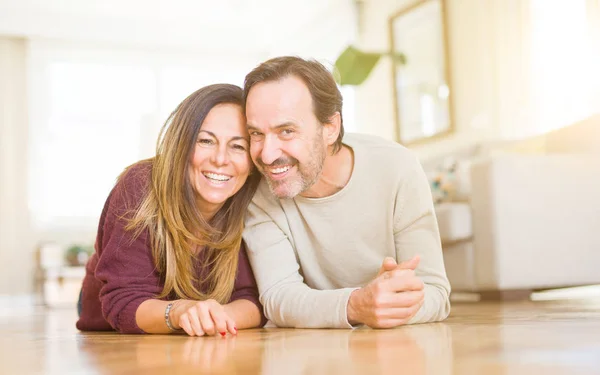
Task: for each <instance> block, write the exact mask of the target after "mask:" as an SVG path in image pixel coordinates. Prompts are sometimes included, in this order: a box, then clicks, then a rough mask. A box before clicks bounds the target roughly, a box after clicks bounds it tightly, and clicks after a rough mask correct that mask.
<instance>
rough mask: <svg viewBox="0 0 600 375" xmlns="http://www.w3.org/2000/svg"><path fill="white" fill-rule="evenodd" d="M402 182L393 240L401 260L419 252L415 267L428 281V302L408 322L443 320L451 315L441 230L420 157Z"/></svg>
mask: <svg viewBox="0 0 600 375" xmlns="http://www.w3.org/2000/svg"><path fill="white" fill-rule="evenodd" d="M409 169H410V171H411V172H410V173H408V174H407V175H406V176H405V177H404V179H403V180H402V181H401V182H400V185H399V189H398V192H397V195H396V206H395V209H394V242H395V245H396V258H397V261H398V262H401V261H404V260H408V259H410V258H412V257H413V256H415V255H419V256H420V258H421V261H420V263H419V266H418V267H417V269H416V270H415V273H416V275H417V276H418V277H419V278H421V280H423V283H424V284H425V302H424V304H423V306H422V307H421V309H420V310H419V312H418V313H417V314H416V315H415V316H414V317H413V319H411V321H410V322H409V324H414V323H426V322H434V321H441V320H444V319H446V317H448V315H449V314H450V298H449V297H450V283H449V282H448V278H447V277H446V269H445V267H444V259H443V254H442V246H441V240H440V232H439V228H438V224H437V218H436V215H435V211H434V207H433V199H432V196H431V189H430V187H429V182H428V180H427V176H426V175H425V172H424V171H423V169H422V167H421V165H420V163H419V162H418V160H416V158H415V160H413V165H411V166H409Z"/></svg>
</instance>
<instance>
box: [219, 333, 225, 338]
mask: <svg viewBox="0 0 600 375" xmlns="http://www.w3.org/2000/svg"><path fill="white" fill-rule="evenodd" d="M219 333H220V334H221V336H223V337H225V335H226V334H227V333H225V332H219Z"/></svg>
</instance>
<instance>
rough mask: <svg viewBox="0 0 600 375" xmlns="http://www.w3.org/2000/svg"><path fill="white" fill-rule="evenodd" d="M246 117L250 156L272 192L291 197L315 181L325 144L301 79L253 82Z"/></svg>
mask: <svg viewBox="0 0 600 375" xmlns="http://www.w3.org/2000/svg"><path fill="white" fill-rule="evenodd" d="M246 116H247V121H248V133H249V134H250V155H251V156H252V160H253V161H254V164H256V167H257V168H258V170H259V171H260V172H261V173H262V174H263V175H264V176H265V178H266V180H267V182H268V184H269V187H270V188H271V192H272V193H273V194H274V195H276V196H277V197H279V198H292V197H295V196H296V195H298V194H301V193H302V192H304V191H305V190H307V189H309V188H310V187H311V186H313V185H314V184H315V183H316V182H317V181H318V180H319V177H320V176H321V171H322V169H323V162H324V160H325V156H326V152H327V144H326V142H325V139H324V137H323V125H322V124H321V123H319V121H318V120H317V118H316V116H315V114H314V111H313V106H312V97H311V95H310V91H308V88H307V87H306V85H305V84H304V82H302V80H300V79H299V78H297V77H295V76H288V77H286V78H284V79H282V80H279V81H273V82H262V83H259V84H257V85H255V86H254V87H252V89H251V90H250V93H249V94H248V98H247V101H246Z"/></svg>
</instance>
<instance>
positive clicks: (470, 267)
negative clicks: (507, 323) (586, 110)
mask: <svg viewBox="0 0 600 375" xmlns="http://www.w3.org/2000/svg"><path fill="white" fill-rule="evenodd" d="M527 150H529V151H527ZM469 176H470V181H469V185H470V196H469V199H468V200H467V201H465V202H446V203H441V204H438V205H436V206H437V208H436V211H437V215H438V221H439V224H440V231H441V237H442V242H443V248H444V260H445V264H446V270H447V273H448V278H449V279H450V283H451V285H452V290H453V291H466V292H478V293H481V296H482V298H484V299H486V298H513V297H516V298H519V297H526V296H528V294H529V293H530V292H531V291H534V290H540V289H552V288H561V287H569V286H580V285H590V284H600V272H598V265H600V116H596V117H594V118H591V119H588V120H587V121H585V122H582V123H581V124H576V125H574V126H571V127H568V128H564V129H561V130H558V131H555V132H552V133H549V134H547V135H545V136H543V137H537V138H535V139H532V140H528V141H524V142H520V143H518V144H513V145H511V146H510V147H507V148H506V149H500V150H498V149H496V150H494V151H493V152H488V153H487V154H486V155H484V156H480V157H479V158H475V160H474V161H472V163H471V164H470V167H469Z"/></svg>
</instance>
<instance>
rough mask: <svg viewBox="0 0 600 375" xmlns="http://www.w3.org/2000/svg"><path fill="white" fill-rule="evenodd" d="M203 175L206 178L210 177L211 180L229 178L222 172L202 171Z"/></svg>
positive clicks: (226, 179)
mask: <svg viewBox="0 0 600 375" xmlns="http://www.w3.org/2000/svg"><path fill="white" fill-rule="evenodd" d="M204 176H206V177H207V178H210V179H211V180H215V181H229V179H230V178H231V177H229V176H225V175H223V174H216V173H204Z"/></svg>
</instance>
